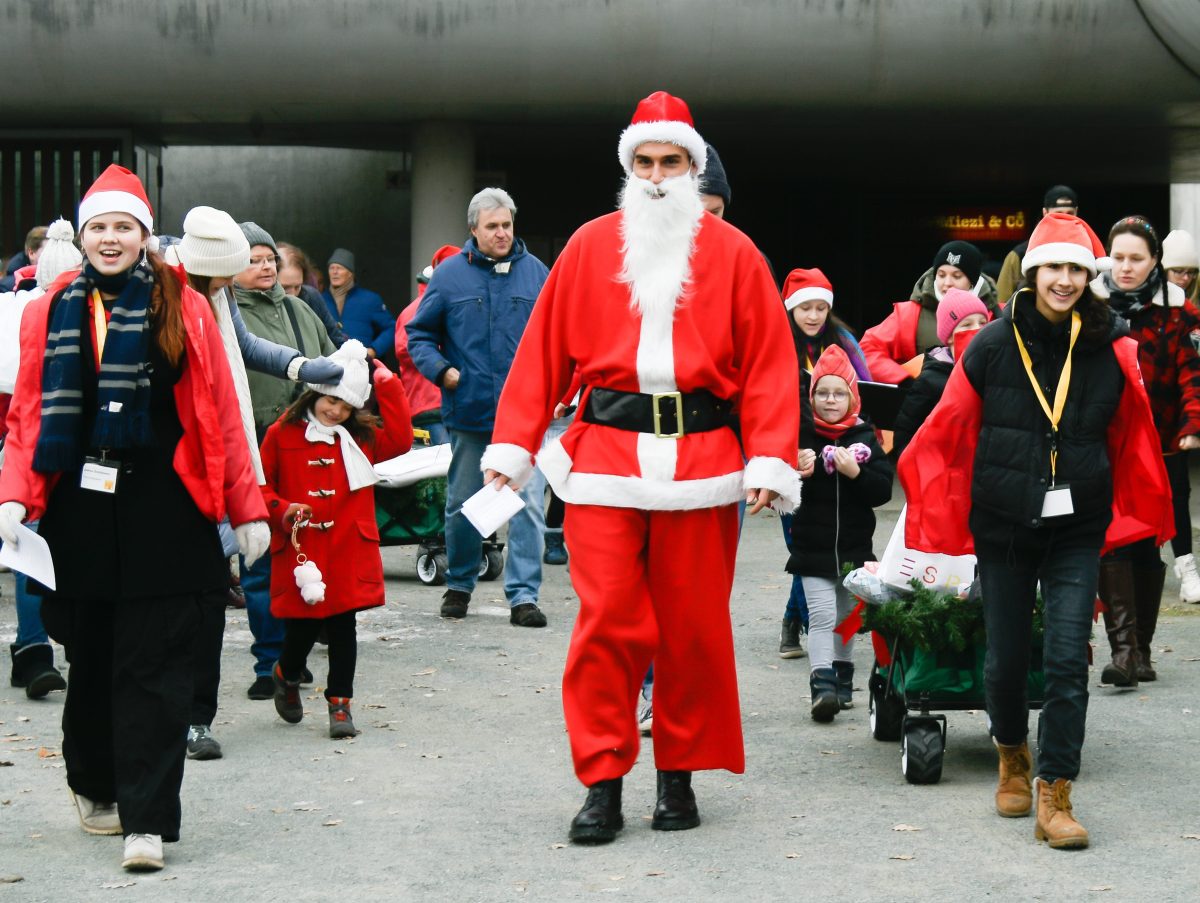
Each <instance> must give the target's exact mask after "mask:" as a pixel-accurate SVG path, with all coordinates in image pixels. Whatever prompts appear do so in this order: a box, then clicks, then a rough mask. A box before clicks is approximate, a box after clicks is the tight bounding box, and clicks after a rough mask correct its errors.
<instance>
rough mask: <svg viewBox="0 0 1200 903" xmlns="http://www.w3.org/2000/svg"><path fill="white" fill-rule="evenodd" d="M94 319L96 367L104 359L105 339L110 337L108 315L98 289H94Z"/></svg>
mask: <svg viewBox="0 0 1200 903" xmlns="http://www.w3.org/2000/svg"><path fill="white" fill-rule="evenodd" d="M92 319H93V320H95V322H96V367H97V368H99V366H100V361H102V360H104V340H105V339H107V338H108V317H107V316H106V315H105V313H104V301H103V300H101V298H100V291H99V290H98V289H92Z"/></svg>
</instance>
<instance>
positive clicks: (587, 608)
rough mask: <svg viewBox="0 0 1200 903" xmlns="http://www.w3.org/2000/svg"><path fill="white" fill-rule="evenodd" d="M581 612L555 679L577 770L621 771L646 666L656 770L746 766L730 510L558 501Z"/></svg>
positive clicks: (629, 755)
mask: <svg viewBox="0 0 1200 903" xmlns="http://www.w3.org/2000/svg"><path fill="white" fill-rule="evenodd" d="M564 530H565V531H566V540H567V545H568V547H569V549H570V553H571V580H572V582H573V584H574V586H575V590H576V592H578V593H579V617H578V618H577V619H576V621H575V632H574V634H573V635H572V637H571V648H570V651H569V652H568V653H567V666H566V672H565V673H564V674H563V710H564V713H565V715H566V720H567V732H568V734H569V736H570V741H571V756H572V758H573V759H574V762H575V773H576V774H577V775H578V776H579V780H580V781H582V782H583V784H584V785H585V786H588V787H590V786H591V785H593V784H595V783H596V782H597V781H603V780H607V779H609V778H616V777H620V776H622V775H624V774H626V773H627V772H628V771H629V770H630V769H631V768H632V767H633V763H634V761H635V760H636V759H637V754H638V727H637V697H638V691H639V689H640V688H641V684H642V678H643V677H644V676H645V674H646V669H647V668H648V667H649V665H650V662H651V661H653V662H654V729H653V737H654V761H655V764H656V766H657V767H658V768H659V769H662V770H664V771H700V770H703V769H708V768H725V769H728V770H729V771H732V772H735V773H738V774H740V773H741V772H742V771H743V770H744V769H745V751H744V749H743V747H742V720H741V708H740V706H739V704H738V691H737V673H736V669H735V666H734V658H733V631H732V627H731V624H730V620H729V593H730V590H731V588H732V586H733V566H734V557H735V555H736V552H737V507H736V506H734V505H726V506H723V507H720V508H703V509H700V510H696V511H641V510H635V509H631V508H608V507H600V506H594V505H570V504H568V505H567V513H566V522H565V524H564Z"/></svg>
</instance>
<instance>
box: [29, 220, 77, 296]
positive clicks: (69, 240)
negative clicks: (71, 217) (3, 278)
mask: <svg viewBox="0 0 1200 903" xmlns="http://www.w3.org/2000/svg"><path fill="white" fill-rule="evenodd" d="M74 238H75V230H74V229H72V228H71V224H70V223H69V222H67V221H66V220H65V219H56V220H55V221H54V222H52V223H51V224H50V228H49V229H47V230H46V240H45V241H44V242H43V243H42V254H41V256H40V257H38V262H37V271H36V273H35V276H34V278H35V279H36V280H37V284H38V288H45V287H46V286H48V285H49V284H50V283H51V282H53V281H54V280H55V279H57V278H58V277H59V276H61V275H62V274H63V273H65V272H66V271H67V270H77V269H79V267H80V266H81V265H82V264H83V254H82V253H80V251H79V249H78V248H77V247H75V242H74Z"/></svg>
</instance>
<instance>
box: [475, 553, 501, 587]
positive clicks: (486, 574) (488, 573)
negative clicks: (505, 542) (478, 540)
mask: <svg viewBox="0 0 1200 903" xmlns="http://www.w3.org/2000/svg"><path fill="white" fill-rule="evenodd" d="M503 573H504V553H503V552H502V551H501V550H500V549H488V550H487V551H485V552H484V553H483V559H482V560H481V561H480V563H479V579H480V580H495V579H496V578H497V577H499V576H500V575H501V574H503Z"/></svg>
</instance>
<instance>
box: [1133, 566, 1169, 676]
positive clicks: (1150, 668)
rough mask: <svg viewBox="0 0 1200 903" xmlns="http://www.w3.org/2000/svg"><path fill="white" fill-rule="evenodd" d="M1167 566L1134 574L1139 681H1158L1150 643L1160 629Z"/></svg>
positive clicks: (1144, 569)
mask: <svg viewBox="0 0 1200 903" xmlns="http://www.w3.org/2000/svg"><path fill="white" fill-rule="evenodd" d="M1166 579H1167V566H1166V565H1165V564H1164V565H1162V566H1161V567H1156V568H1153V567H1152V568H1138V569H1137V570H1136V571H1134V572H1133V597H1134V599H1135V600H1136V602H1137V646H1138V660H1137V676H1138V680H1142V681H1146V682H1147V683H1149V682H1151V681H1155V680H1158V672H1157V671H1155V670H1154V665H1153V663H1152V662H1151V661H1150V642H1151V641H1152V640H1153V639H1154V631H1155V629H1156V628H1157V627H1158V608H1159V606H1160V605H1161V604H1162V592H1163V583H1164V582H1165V581H1166Z"/></svg>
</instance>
